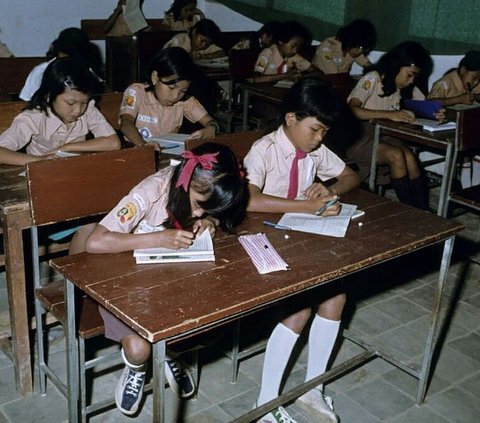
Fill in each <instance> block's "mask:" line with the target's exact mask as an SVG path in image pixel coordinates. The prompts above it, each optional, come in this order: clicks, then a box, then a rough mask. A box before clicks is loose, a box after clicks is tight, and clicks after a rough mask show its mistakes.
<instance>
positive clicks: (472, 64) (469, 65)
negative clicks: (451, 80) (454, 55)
mask: <svg viewBox="0 0 480 423" xmlns="http://www.w3.org/2000/svg"><path fill="white" fill-rule="evenodd" d="M458 67H459V68H461V67H464V68H465V69H466V70H467V71H473V72H475V71H479V70H480V51H478V50H470V51H469V52H468V53H467V54H466V55H465V56H464V57H463V58H462V60H460V63H459V64H458Z"/></svg>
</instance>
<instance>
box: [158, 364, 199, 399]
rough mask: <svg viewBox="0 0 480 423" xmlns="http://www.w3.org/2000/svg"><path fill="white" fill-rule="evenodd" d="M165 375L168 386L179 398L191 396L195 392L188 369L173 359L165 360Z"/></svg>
mask: <svg viewBox="0 0 480 423" xmlns="http://www.w3.org/2000/svg"><path fill="white" fill-rule="evenodd" d="M165 377H166V378H167V380H168V384H169V385H170V388H172V389H173V390H174V391H175V393H176V394H177V395H178V396H179V397H180V398H188V397H191V396H192V395H193V394H194V393H195V384H194V382H193V378H192V375H191V374H190V372H189V371H188V369H186V368H184V367H182V366H181V365H180V364H179V363H178V362H177V361H175V360H165Z"/></svg>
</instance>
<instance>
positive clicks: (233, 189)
mask: <svg viewBox="0 0 480 423" xmlns="http://www.w3.org/2000/svg"><path fill="white" fill-rule="evenodd" d="M192 153H194V154H195V155H196V156H201V155H203V154H215V153H218V154H217V155H216V160H217V163H213V169H211V170H207V169H204V168H203V167H202V166H201V165H197V166H196V168H195V170H194V171H193V174H192V179H191V181H190V185H189V190H190V188H191V187H193V188H194V189H195V191H197V192H199V193H200V194H204V195H206V197H207V199H206V200H205V201H201V202H198V205H199V206H200V207H201V208H202V209H204V210H205V213H206V214H207V215H209V216H212V217H215V218H217V219H218V220H220V224H221V226H222V228H223V229H225V230H227V231H230V232H231V231H232V229H233V227H234V226H236V225H238V224H239V223H241V221H242V220H243V219H244V217H245V212H246V207H247V203H248V189H247V181H246V179H245V178H244V177H243V176H242V175H241V173H240V169H239V164H238V161H237V159H236V158H235V155H234V154H233V152H232V150H230V148H228V147H227V146H225V145H221V144H217V143H214V142H208V143H205V144H201V145H199V146H198V147H195V148H194V149H193V150H192ZM186 163H187V160H186V159H182V162H181V163H180V164H179V165H178V166H176V168H175V170H174V172H173V175H172V180H171V182H170V192H169V196H168V205H167V209H168V212H169V215H170V220H169V222H166V225H167V226H173V222H172V220H176V221H178V222H179V223H180V225H181V226H182V227H188V226H189V225H190V223H192V209H191V205H190V196H189V192H188V191H187V192H186V191H185V190H184V188H183V187H182V186H180V187H178V188H176V187H175V185H176V183H177V181H178V178H179V176H180V174H181V172H182V170H183V168H184V166H185V164H186Z"/></svg>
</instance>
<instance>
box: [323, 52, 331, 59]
mask: <svg viewBox="0 0 480 423" xmlns="http://www.w3.org/2000/svg"><path fill="white" fill-rule="evenodd" d="M324 57H325V60H333V53H332V52H331V51H329V52H326V53H325V54H324Z"/></svg>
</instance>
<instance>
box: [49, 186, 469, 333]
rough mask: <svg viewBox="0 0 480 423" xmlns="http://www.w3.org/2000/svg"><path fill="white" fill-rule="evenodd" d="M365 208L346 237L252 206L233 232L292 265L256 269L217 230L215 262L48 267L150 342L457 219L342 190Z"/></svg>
mask: <svg viewBox="0 0 480 423" xmlns="http://www.w3.org/2000/svg"><path fill="white" fill-rule="evenodd" d="M343 199H344V200H345V202H349V203H354V204H358V205H359V207H360V208H361V209H363V210H365V212H366V214H365V216H364V217H363V218H361V220H362V222H363V226H361V227H360V226H358V224H357V223H356V221H355V222H353V223H352V224H351V225H350V227H349V229H348V232H347V236H346V237H345V238H333V237H324V236H318V235H314V234H308V233H302V232H291V233H290V238H289V239H285V238H284V232H283V231H280V230H275V229H271V228H269V227H266V226H265V225H263V223H262V222H263V220H265V219H270V220H274V221H275V220H276V219H277V220H278V219H279V217H280V215H278V214H277V215H270V214H265V213H251V214H249V215H248V218H247V220H246V221H245V222H244V223H243V224H242V225H241V226H240V227H239V228H238V234H240V235H241V234H246V233H258V232H266V233H267V234H268V238H269V240H270V242H271V243H272V245H273V246H274V247H275V248H276V249H277V251H278V252H279V253H280V255H281V256H282V257H283V259H284V260H285V261H286V262H287V263H288V264H289V265H290V267H291V269H292V270H291V271H283V272H275V273H270V274H267V275H260V274H258V272H257V270H256V269H255V267H254V265H253V264H252V262H251V260H250V258H249V256H248V255H247V253H246V252H245V251H244V250H243V248H242V246H241V245H240V243H239V242H238V240H237V237H236V236H233V235H225V234H223V233H220V234H218V235H217V238H216V240H215V253H216V262H215V263H183V264H182V265H180V266H179V265H176V264H164V265H158V264H153V265H136V264H135V262H134V259H133V256H132V252H126V253H120V254H104V255H101V254H88V253H82V254H77V255H74V256H66V257H61V258H58V259H54V260H52V261H51V265H52V267H53V268H54V269H55V270H57V271H59V272H60V273H62V274H63V275H64V276H65V277H67V278H68V279H69V280H70V281H71V282H73V283H74V284H75V285H76V286H78V287H79V288H80V289H82V290H83V291H85V292H86V293H87V294H89V295H90V296H92V297H93V298H94V299H95V300H97V301H98V302H99V303H101V304H102V305H104V306H105V307H106V308H108V309H109V310H110V311H112V312H113V313H114V314H116V315H117V316H118V317H120V318H121V319H122V320H124V321H125V322H126V323H127V324H129V325H130V326H131V327H132V328H134V329H135V330H136V331H137V332H138V333H139V334H140V335H142V336H143V337H145V338H146V339H148V340H149V341H150V342H156V341H159V340H162V339H167V338H170V339H172V338H175V337H177V336H180V335H182V334H185V333H187V332H192V331H195V330H196V329H201V328H205V327H206V326H212V325H218V324H220V323H223V322H227V321H229V320H232V319H234V318H236V317H239V316H241V315H244V314H248V313H250V312H252V311H254V310H256V309H259V308H261V307H264V306H266V305H268V304H271V303H274V302H276V301H278V300H280V299H282V298H286V297H288V296H291V295H294V294H295V293H297V292H301V291H305V290H306V289H309V288H311V287H314V286H318V285H320V284H323V283H326V282H329V281H332V280H334V279H337V278H340V277H342V276H345V275H347V274H350V273H353V272H355V271H357V270H360V269H363V268H366V267H368V266H371V265H374V264H376V263H379V262H382V261H385V260H388V259H390V258H393V257H398V256H400V255H403V254H406V253H408V252H411V251H413V250H415V249H418V248H421V247H424V246H428V245H431V244H434V243H436V242H440V241H442V240H445V239H447V238H448V237H451V236H453V235H455V234H456V233H457V232H459V231H460V230H461V229H463V226H462V225H461V224H459V223H457V222H455V221H449V220H446V219H443V218H440V217H438V216H435V215H432V214H430V213H427V212H424V211H421V210H418V209H414V208H412V207H408V206H406V205H404V204H401V203H398V202H392V201H390V200H388V199H385V198H383V197H379V196H377V195H374V194H371V193H369V192H367V191H362V190H357V191H355V192H353V193H350V194H348V195H345V196H344V197H343Z"/></svg>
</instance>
